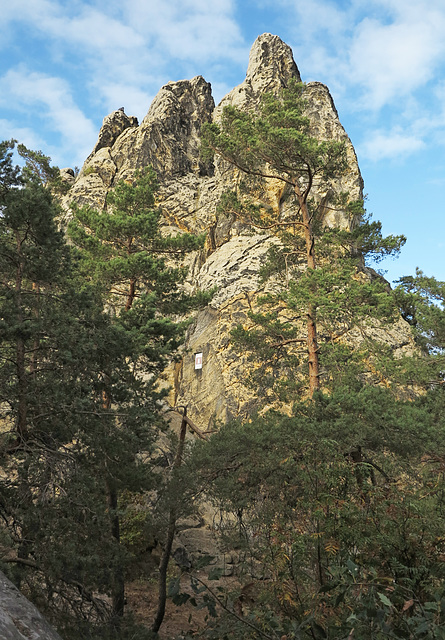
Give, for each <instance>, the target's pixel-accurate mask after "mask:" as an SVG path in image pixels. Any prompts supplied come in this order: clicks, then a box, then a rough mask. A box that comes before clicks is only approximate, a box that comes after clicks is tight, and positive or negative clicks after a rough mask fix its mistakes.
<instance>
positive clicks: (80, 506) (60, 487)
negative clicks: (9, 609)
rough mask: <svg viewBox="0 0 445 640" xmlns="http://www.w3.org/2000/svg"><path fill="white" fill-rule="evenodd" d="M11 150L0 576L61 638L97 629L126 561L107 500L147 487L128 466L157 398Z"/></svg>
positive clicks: (1, 255)
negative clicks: (7, 571) (70, 630)
mask: <svg viewBox="0 0 445 640" xmlns="http://www.w3.org/2000/svg"><path fill="white" fill-rule="evenodd" d="M11 149H12V144H11V143H5V144H3V145H2V147H1V152H2V157H1V160H0V163H1V166H2V174H1V175H2V182H1V188H0V190H1V212H2V215H1V216H0V345H1V350H0V411H1V419H0V424H1V427H0V465H1V474H0V514H1V526H0V551H1V553H0V562H2V563H5V566H7V567H10V566H14V567H16V569H14V570H13V577H15V579H16V580H17V581H18V582H19V583H21V585H22V587H23V588H24V589H25V590H27V592H28V594H29V595H30V596H31V597H32V598H33V599H34V600H37V601H38V602H39V605H40V606H41V607H42V608H43V609H45V610H46V611H47V612H48V614H49V616H50V617H51V618H53V619H54V620H55V621H56V623H58V625H59V626H60V625H62V626H64V625H65V626H67V627H69V626H70V625H71V626H73V624H74V627H75V625H76V622H75V621H74V623H73V616H74V618H76V617H77V618H78V619H81V618H82V619H85V620H88V619H89V620H90V621H96V622H99V621H100V620H101V619H102V620H104V621H105V622H106V621H107V620H108V619H109V615H110V612H109V611H108V608H107V606H106V604H105V602H104V601H103V600H102V599H101V598H100V597H97V595H95V594H97V593H99V594H105V593H110V591H111V589H110V585H112V584H113V581H114V580H115V577H116V575H119V572H120V571H122V568H123V567H124V560H125V559H124V554H123V549H122V548H120V547H119V546H118V545H116V541H115V539H114V538H113V536H112V535H110V528H109V526H107V523H108V522H109V513H108V509H109V507H108V505H107V501H106V496H107V488H108V487H109V485H110V484H113V485H114V486H116V487H117V488H118V489H119V490H121V489H127V490H130V491H139V490H142V489H148V488H150V487H151V486H152V483H153V476H152V474H151V469H150V468H149V467H147V466H146V465H143V464H142V462H141V459H140V458H139V456H138V454H139V453H140V452H141V451H145V452H150V450H151V448H152V445H153V440H154V438H155V434H156V431H157V422H158V418H157V411H158V408H159V405H158V401H159V400H160V399H161V398H162V396H163V393H162V392H158V391H157V390H156V389H155V387H154V385H155V381H154V380H152V379H150V377H149V379H143V378H142V376H140V375H139V373H138V368H137V363H138V362H139V360H140V357H141V354H140V349H139V348H136V345H135V342H134V340H133V339H132V336H131V335H130V334H129V333H128V332H126V331H125V330H124V329H123V328H122V327H121V326H119V325H116V324H113V323H112V322H111V318H110V316H109V315H108V314H104V312H103V309H102V306H101V304H100V303H99V304H98V301H97V295H95V292H92V291H91V290H90V289H89V288H88V287H86V286H84V287H83V290H82V291H81V292H79V289H80V287H79V280H78V276H76V274H75V273H74V272H73V261H72V258H71V252H70V250H69V248H68V247H67V245H66V244H65V243H64V239H63V234H62V232H61V231H60V230H58V228H57V224H56V218H57V216H58V214H59V207H58V205H57V204H56V201H55V200H54V198H53V197H52V195H51V193H50V190H49V189H48V188H47V187H46V186H45V185H43V184H42V181H41V176H39V175H38V174H36V172H34V171H32V170H30V172H26V171H21V170H19V169H18V168H14V167H13V166H12V156H11ZM34 158H35V156H34ZM133 364H135V366H132V365H133ZM104 396H105V397H107V398H108V399H109V400H110V402H109V403H107V404H106V405H105V404H104V401H103V399H104Z"/></svg>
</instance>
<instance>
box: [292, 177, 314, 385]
mask: <svg viewBox="0 0 445 640" xmlns="http://www.w3.org/2000/svg"><path fill="white" fill-rule="evenodd" d="M295 191H296V194H297V198H298V201H299V204H300V209H301V214H302V221H303V229H304V240H305V244H306V264H307V268H308V269H312V270H314V269H315V266H316V265H315V238H314V234H313V232H312V222H311V218H310V216H309V211H308V208H307V203H306V200H305V198H304V197H303V196H302V194H301V193H299V190H297V189H296V190H295ZM306 316H307V352H308V363H309V396H310V397H311V398H312V396H313V395H314V393H315V392H316V391H318V390H319V389H320V362H319V358H318V340H317V310H316V306H315V305H314V304H312V303H310V304H309V305H308V308H307V311H306Z"/></svg>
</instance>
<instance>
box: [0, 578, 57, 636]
mask: <svg viewBox="0 0 445 640" xmlns="http://www.w3.org/2000/svg"><path fill="white" fill-rule="evenodd" d="M0 638H1V639H2V640H30V639H32V640H62V639H61V637H60V636H59V634H58V633H56V632H55V631H54V629H53V628H52V627H50V625H49V624H48V623H47V621H46V620H45V618H44V617H43V616H42V614H41V613H39V611H38V610H37V609H36V607H35V606H34V605H33V604H31V603H30V602H29V600H27V599H26V598H25V596H24V595H23V594H21V593H20V591H19V590H18V589H17V587H15V586H14V585H13V584H12V582H10V580H8V578H7V577H6V576H5V575H4V574H3V573H1V572H0Z"/></svg>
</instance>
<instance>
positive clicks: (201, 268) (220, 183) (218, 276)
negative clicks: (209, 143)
mask: <svg viewBox="0 0 445 640" xmlns="http://www.w3.org/2000/svg"><path fill="white" fill-rule="evenodd" d="M290 78H297V79H298V80H300V74H299V71H298V68H297V65H296V64H295V62H294V59H293V56H292V51H291V49H290V47H288V46H287V45H286V44H285V43H283V42H282V41H281V40H280V39H279V38H278V37H277V36H272V35H270V34H263V35H262V36H260V37H259V38H258V39H257V40H256V42H255V43H254V45H253V47H252V50H251V53H250V59H249V65H248V69H247V75H246V78H245V80H244V82H242V83H241V84H240V85H239V86H238V87H235V88H234V89H233V90H232V91H231V92H230V93H229V94H228V95H227V96H226V97H225V98H224V99H223V100H222V101H221V103H220V105H219V106H217V107H216V108H215V105H214V101H213V98H212V95H211V87H210V85H209V84H208V83H207V82H206V81H205V80H204V79H203V78H202V77H200V76H198V77H196V78H193V79H192V80H182V81H179V82H170V83H168V84H167V85H165V86H164V87H162V89H161V90H160V92H159V93H158V95H157V96H156V98H155V99H154V101H153V103H152V105H151V106H150V108H149V111H148V113H147V115H146V116H145V118H144V119H143V121H142V123H141V124H140V125H138V122H137V120H136V119H135V118H132V117H128V116H127V115H125V113H123V112H122V111H114V112H113V113H111V114H110V115H109V116H107V117H106V118H105V119H104V122H103V126H102V129H101V131H100V134H99V139H98V142H97V144H96V146H95V147H94V149H93V151H92V153H91V154H90V156H89V157H88V158H87V160H86V162H85V164H84V166H83V168H82V170H81V172H80V174H79V176H78V178H77V180H75V181H74V183H73V185H72V188H71V190H70V192H69V193H68V195H67V196H66V201H65V204H66V206H67V209H68V204H69V202H72V201H75V202H77V203H79V204H89V205H92V206H94V207H98V208H102V207H103V206H104V202H105V198H106V194H107V192H108V190H109V189H111V188H112V187H113V185H114V184H115V183H116V181H117V180H119V179H121V178H125V177H128V176H130V175H131V174H132V173H133V172H134V170H135V169H137V168H140V167H144V166H146V165H152V166H153V168H154V169H155V171H156V172H157V175H158V178H159V181H160V184H161V189H160V193H159V205H160V207H161V209H162V213H163V216H164V220H165V226H166V227H171V228H175V229H178V228H179V229H183V230H188V231H194V232H207V234H208V240H207V246H206V248H205V249H204V250H202V251H200V252H198V253H196V254H194V255H192V256H190V258H189V266H190V271H189V281H188V286H189V287H190V288H193V287H200V288H203V289H207V288H211V287H215V286H216V287H217V293H216V295H215V297H214V299H213V301H212V303H211V304H210V305H209V306H208V307H207V308H206V309H204V310H202V311H201V312H200V313H199V314H198V316H197V318H196V321H195V323H194V325H193V326H192V327H191V329H190V330H189V332H188V336H187V342H186V345H185V349H184V357H183V360H182V364H181V365H180V366H179V365H176V366H175V368H174V369H172V371H171V372H170V374H171V375H170V383H171V385H172V388H173V389H174V397H172V398H171V401H172V403H177V404H186V405H188V407H189V409H188V414H189V416H190V417H191V418H192V419H193V420H194V421H195V423H196V424H198V426H200V427H202V428H204V429H206V428H208V427H209V426H210V425H211V424H212V422H213V421H214V420H217V421H226V420H227V419H229V418H231V417H235V416H238V415H247V414H248V413H249V412H250V411H251V410H252V409H253V408H254V405H255V399H254V397H253V396H252V395H251V394H250V393H249V392H248V391H247V390H246V389H245V387H244V386H243V385H242V383H241V381H242V380H243V378H244V377H245V368H246V366H247V364H246V360H245V358H244V356H243V355H242V354H239V353H237V352H236V351H235V350H234V348H233V346H232V345H231V343H230V340H229V336H230V331H231V329H232V328H233V327H234V326H235V325H236V324H238V323H239V322H242V321H243V320H244V319H246V318H247V312H248V311H249V309H250V308H252V306H255V299H256V295H257V294H258V292H259V289H260V285H259V278H258V270H259V267H260V265H261V263H262V261H264V258H265V254H266V252H267V249H268V247H269V246H270V243H271V242H273V241H274V240H273V238H272V237H271V236H268V235H264V234H262V235H260V234H258V233H256V232H255V231H254V230H252V229H249V228H247V227H246V226H245V225H243V224H241V223H240V222H239V221H236V220H233V219H232V218H231V217H228V216H227V215H224V214H221V213H219V212H217V205H218V201H219V199H220V196H221V194H222V193H223V191H225V190H227V189H235V188H236V186H237V184H238V183H239V181H240V176H239V174H238V172H237V171H236V170H235V169H233V168H232V167H230V166H229V165H227V163H225V162H222V161H221V160H219V159H218V158H216V159H215V163H214V164H208V165H205V164H203V163H202V161H201V160H200V158H199V146H200V129H201V127H202V124H203V123H204V122H209V121H212V119H218V117H219V116H220V113H221V110H222V108H223V106H224V105H227V104H233V105H235V106H237V107H240V108H246V109H250V108H254V107H255V105H257V104H258V101H259V100H260V97H261V95H262V94H263V93H264V92H266V91H268V92H275V93H276V92H278V91H279V90H280V89H281V88H282V87H283V86H285V85H286V84H287V83H288V81H289V79H290ZM307 98H308V115H309V117H310V119H311V125H312V131H313V133H314V134H315V135H316V136H317V137H319V138H321V139H322V138H327V139H338V140H344V141H345V144H346V147H347V154H348V159H349V170H348V172H347V174H346V175H345V176H344V177H343V178H342V179H341V180H338V181H335V182H333V183H332V184H330V185H328V186H327V187H326V191H325V192H324V193H318V194H316V197H319V198H325V197H329V192H330V191H331V190H333V191H337V190H338V191H340V190H341V191H349V193H350V195H351V198H353V199H355V198H359V197H360V196H361V193H362V178H361V175H360V170H359V167H358V164H357V158H356V154H355V151H354V149H353V146H352V144H351V142H350V140H349V138H348V136H347V134H346V133H345V131H344V129H343V127H342V125H341V124H340V122H339V119H338V114H337V111H336V109H335V106H334V103H333V100H332V98H331V96H330V93H329V91H328V89H327V87H326V86H324V85H322V84H321V83H318V82H314V83H310V84H309V85H308V92H307ZM265 194H266V197H267V200H268V203H269V204H270V205H271V206H272V207H274V208H280V209H282V210H285V207H286V206H289V205H287V204H286V203H285V201H284V198H283V187H282V185H280V184H275V183H274V181H269V182H267V183H266V184H265ZM329 216H335V217H331V218H330V217H329ZM325 222H326V224H334V223H335V224H336V225H338V224H340V225H344V226H349V225H350V224H351V222H352V221H351V220H349V219H348V217H347V216H346V214H345V213H342V212H336V213H335V214H327V216H326V219H325ZM407 335H408V334H407V331H406V329H405V327H404V326H403V323H401V324H399V325H397V326H395V327H394V330H392V331H391V332H389V333H388V332H387V333H386V334H385V341H386V342H388V341H389V342H390V343H391V344H392V345H393V346H394V348H397V347H398V346H399V345H401V344H402V343H406V341H407ZM196 352H202V353H203V367H202V369H201V370H198V371H196V370H195V368H194V354H195V353H196Z"/></svg>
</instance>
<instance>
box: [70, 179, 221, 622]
mask: <svg viewBox="0 0 445 640" xmlns="http://www.w3.org/2000/svg"><path fill="white" fill-rule="evenodd" d="M157 189H158V184H157V180H156V177H155V174H154V172H153V171H152V169H150V168H147V169H145V170H140V171H136V172H135V174H134V176H133V178H132V179H131V180H130V179H126V180H121V181H119V182H118V183H117V185H116V187H115V188H114V189H113V190H112V191H111V192H110V193H109V194H108V197H107V205H106V208H105V210H104V211H96V210H94V209H92V208H79V207H76V206H74V207H73V214H74V215H73V219H72V221H71V222H70V224H69V227H68V232H69V235H70V238H71V239H72V241H73V242H74V244H75V245H76V247H77V248H78V251H79V257H80V268H81V272H82V273H83V274H84V276H86V275H87V274H88V278H89V279H90V280H91V282H92V284H93V286H94V287H95V288H96V290H97V291H98V295H99V296H100V297H101V298H102V299H104V300H105V301H106V302H107V304H111V305H113V306H114V309H115V313H116V316H117V319H116V322H117V323H118V325H119V326H120V327H121V328H122V329H124V331H125V332H126V334H127V335H128V336H129V337H131V339H132V341H133V345H134V346H135V349H136V351H137V352H139V360H138V362H137V367H138V369H139V370H140V371H141V373H142V375H144V376H145V377H147V376H148V377H149V379H150V380H151V384H153V385H156V382H157V377H158V376H159V374H160V373H161V372H162V370H163V369H164V368H165V366H166V364H167V361H168V358H171V357H172V355H173V352H174V350H175V349H176V348H177V347H178V345H179V343H180V340H181V338H182V335H183V331H184V329H185V326H186V324H187V323H186V322H181V321H175V320H173V319H172V316H173V315H174V314H176V315H177V314H179V313H184V312H185V311H188V310H190V309H191V308H192V307H193V306H196V305H197V304H202V303H203V302H205V301H206V300H207V299H208V297H207V296H206V295H202V294H200V292H198V293H197V294H196V295H195V296H190V295H186V294H185V293H184V292H183V290H182V288H181V285H182V284H183V282H184V279H185V277H186V274H187V269H186V268H185V267H184V266H181V264H179V266H177V264H178V261H180V260H181V259H183V258H184V255H185V254H186V253H187V252H189V251H191V250H196V249H199V248H201V247H202V245H203V242H204V237H203V236H194V235H193V234H188V233H180V234H178V235H175V236H167V235H165V234H163V233H162V230H161V226H160V221H161V212H160V210H159V209H157V208H155V195H156V192H157ZM110 403H111V398H109V397H107V396H104V404H105V406H110ZM108 501H109V504H110V507H111V510H112V514H113V516H112V531H113V536H114V537H115V539H116V541H117V543H119V541H120V523H119V516H118V502H119V500H118V491H117V487H116V486H115V485H113V484H111V483H110V485H109V487H108ZM169 554H170V551H169V552H168V555H167V561H168V558H169ZM165 575H166V567H165ZM165 575H164V578H165ZM161 579H163V578H162V576H161ZM118 582H119V583H118V584H116V587H115V590H114V592H113V608H114V611H115V613H116V615H118V616H119V615H122V613H123V608H124V581H123V578H121V579H120V580H119V581H118ZM161 600H162V598H161ZM164 606H165V602H164ZM161 608H162V607H161ZM162 618H163V613H162V615H159V616H158V619H159V625H158V628H159V626H160V624H161V622H162Z"/></svg>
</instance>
